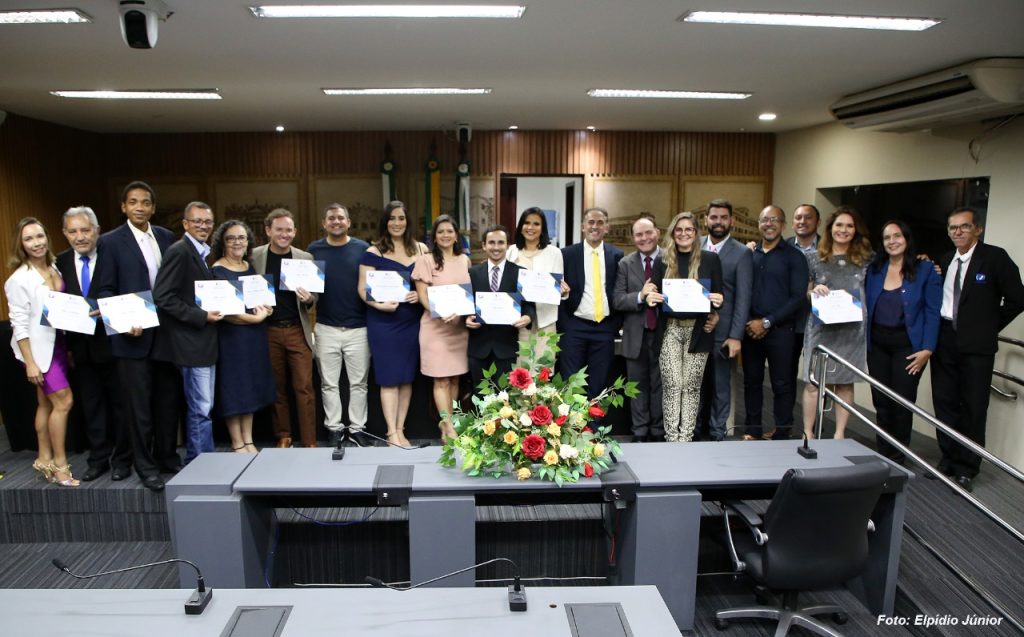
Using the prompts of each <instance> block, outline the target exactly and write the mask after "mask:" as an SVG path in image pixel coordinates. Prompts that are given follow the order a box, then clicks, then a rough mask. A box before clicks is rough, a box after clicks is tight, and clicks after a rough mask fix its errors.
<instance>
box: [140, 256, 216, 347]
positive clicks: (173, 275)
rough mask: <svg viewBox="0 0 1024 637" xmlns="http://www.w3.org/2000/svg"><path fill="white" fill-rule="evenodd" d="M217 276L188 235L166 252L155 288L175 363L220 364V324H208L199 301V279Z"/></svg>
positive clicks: (161, 322) (209, 278)
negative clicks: (218, 339)
mask: <svg viewBox="0 0 1024 637" xmlns="http://www.w3.org/2000/svg"><path fill="white" fill-rule="evenodd" d="M215 278H216V277H214V276H213V274H211V273H210V268H208V267H207V266H206V262H205V261H203V259H202V258H201V257H200V256H199V253H198V252H197V251H196V248H195V246H194V245H192V242H191V241H190V240H189V239H188V237H187V236H185V237H182V238H181V239H180V240H178V241H177V242H176V243H175V244H174V245H172V246H171V247H170V248H168V249H167V251H166V252H165V253H164V258H163V262H162V263H161V264H160V271H159V272H157V275H156V285H155V286H154V287H153V300H154V301H156V307H157V309H158V310H159V312H160V329H162V330H163V331H164V333H165V335H166V336H167V337H168V339H169V340H170V342H171V344H172V346H173V350H172V352H171V362H173V363H174V364H175V365H182V366H185V367H210V366H212V365H216V364H217V324H216V323H208V322H207V320H206V311H205V310H203V309H202V308H200V307H199V305H197V304H196V287H195V283H196V281H208V280H211V279H215Z"/></svg>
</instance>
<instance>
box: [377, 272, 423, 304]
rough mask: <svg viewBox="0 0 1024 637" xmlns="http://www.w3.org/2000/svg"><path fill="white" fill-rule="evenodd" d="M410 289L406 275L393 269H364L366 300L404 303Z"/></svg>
mask: <svg viewBox="0 0 1024 637" xmlns="http://www.w3.org/2000/svg"><path fill="white" fill-rule="evenodd" d="M411 290H412V285H411V284H410V283H409V279H408V275H403V274H402V273H401V272H395V271H394V270H367V271H366V300H368V301H376V302H377V303H405V297H406V296H408V295H409V292H410V291H411Z"/></svg>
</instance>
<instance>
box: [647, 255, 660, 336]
mask: <svg viewBox="0 0 1024 637" xmlns="http://www.w3.org/2000/svg"><path fill="white" fill-rule="evenodd" d="M650 280H651V257H644V282H647V281H650ZM657 322H658V315H657V313H656V312H655V311H654V308H653V307H651V306H650V305H648V306H647V310H646V316H645V317H644V327H646V328H647V329H649V330H653V329H654V328H655V327H657Z"/></svg>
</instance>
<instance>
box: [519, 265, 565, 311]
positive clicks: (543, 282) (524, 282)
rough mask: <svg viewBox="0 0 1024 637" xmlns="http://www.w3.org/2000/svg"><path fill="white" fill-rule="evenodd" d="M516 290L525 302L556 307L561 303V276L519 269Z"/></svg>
mask: <svg viewBox="0 0 1024 637" xmlns="http://www.w3.org/2000/svg"><path fill="white" fill-rule="evenodd" d="M518 289H519V293H520V294H522V295H523V298H524V299H526V300H527V301H532V302H533V303H550V304H551V305H558V304H559V303H561V302H562V275H561V274H555V273H552V272H534V271H533V270H527V269H526V268H520V270H519V283H518Z"/></svg>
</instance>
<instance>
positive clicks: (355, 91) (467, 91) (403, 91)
mask: <svg viewBox="0 0 1024 637" xmlns="http://www.w3.org/2000/svg"><path fill="white" fill-rule="evenodd" d="M322 90H323V92H324V94H325V95H487V94H488V93H490V92H491V89H489V88H325V89H322Z"/></svg>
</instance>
